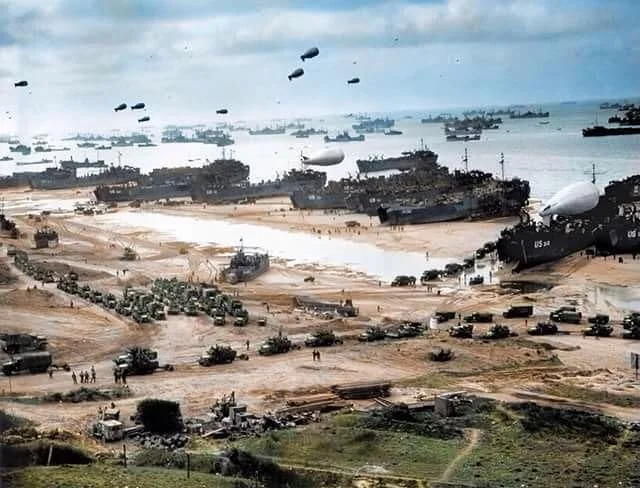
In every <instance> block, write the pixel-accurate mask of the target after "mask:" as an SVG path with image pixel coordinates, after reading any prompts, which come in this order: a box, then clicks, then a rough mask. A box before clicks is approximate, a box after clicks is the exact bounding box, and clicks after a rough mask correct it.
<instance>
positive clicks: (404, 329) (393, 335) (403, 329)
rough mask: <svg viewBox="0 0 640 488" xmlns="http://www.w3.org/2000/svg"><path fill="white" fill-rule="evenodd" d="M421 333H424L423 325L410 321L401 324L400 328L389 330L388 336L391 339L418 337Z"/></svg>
mask: <svg viewBox="0 0 640 488" xmlns="http://www.w3.org/2000/svg"><path fill="white" fill-rule="evenodd" d="M420 334H422V326H421V325H420V324H419V323H409V322H406V323H404V324H400V326H399V327H398V328H396V329H393V330H388V331H387V337H388V338H390V339H402V338H405V337H417V336H419V335H420Z"/></svg>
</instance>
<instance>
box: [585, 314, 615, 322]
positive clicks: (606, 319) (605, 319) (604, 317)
mask: <svg viewBox="0 0 640 488" xmlns="http://www.w3.org/2000/svg"><path fill="white" fill-rule="evenodd" d="M609 320H610V317H609V316H608V315H607V314H604V313H597V314H595V315H594V316H593V317H589V318H588V319H587V322H589V323H590V324H601V325H607V324H608V323H609Z"/></svg>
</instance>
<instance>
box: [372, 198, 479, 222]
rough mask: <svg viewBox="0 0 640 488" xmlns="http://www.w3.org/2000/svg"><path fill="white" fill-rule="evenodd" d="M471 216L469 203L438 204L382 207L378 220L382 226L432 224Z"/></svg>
mask: <svg viewBox="0 0 640 488" xmlns="http://www.w3.org/2000/svg"><path fill="white" fill-rule="evenodd" d="M470 216H471V206H470V205H469V204H468V203H463V202H460V203H453V204H436V205H430V206H427V207H396V208H394V207H389V208H385V207H380V208H379V209H378V218H379V219H380V224H382V225H409V224H430V223H435V222H449V221H453V220H462V219H466V218H468V217H470Z"/></svg>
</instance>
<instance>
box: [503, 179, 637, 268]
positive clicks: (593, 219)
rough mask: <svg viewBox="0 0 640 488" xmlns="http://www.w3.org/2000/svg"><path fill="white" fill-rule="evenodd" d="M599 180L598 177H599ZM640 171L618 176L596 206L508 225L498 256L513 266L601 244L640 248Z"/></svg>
mask: <svg viewBox="0 0 640 488" xmlns="http://www.w3.org/2000/svg"><path fill="white" fill-rule="evenodd" d="M594 180H595V178H594ZM637 209H640V175H634V176H630V177H628V178H626V179H624V180H622V181H612V182H610V183H609V185H607V187H605V190H604V195H602V196H600V197H599V199H598V203H597V205H596V206H595V207H593V208H592V209H590V210H587V211H585V212H582V213H579V214H577V215H573V216H556V217H554V218H552V219H550V221H549V222H548V223H543V222H536V223H534V222H531V220H530V218H529V216H528V215H527V214H526V213H523V214H522V218H521V222H520V223H519V224H518V225H516V226H514V227H511V228H507V229H504V230H503V231H502V233H501V236H500V238H499V239H498V242H497V250H498V257H499V258H500V260H501V261H503V262H505V263H515V264H516V266H515V267H514V269H513V271H515V272H518V271H520V270H523V269H526V268H530V267H533V266H536V265H538V264H543V263H548V262H553V261H557V260H559V259H561V258H563V257H566V256H568V255H570V254H573V253H575V252H578V251H582V250H584V249H587V248H589V247H593V246H595V247H596V249H597V250H598V251H600V252H602V251H606V252H608V253H611V254H615V253H635V252H640V248H639V247H638V244H640V237H638V235H639V231H640V214H639V212H638V210H637Z"/></svg>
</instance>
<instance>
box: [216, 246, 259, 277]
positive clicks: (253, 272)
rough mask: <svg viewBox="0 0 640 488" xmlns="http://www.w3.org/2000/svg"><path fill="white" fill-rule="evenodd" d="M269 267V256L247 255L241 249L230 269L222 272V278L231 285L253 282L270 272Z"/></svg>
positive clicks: (234, 257) (232, 259)
mask: <svg viewBox="0 0 640 488" xmlns="http://www.w3.org/2000/svg"><path fill="white" fill-rule="evenodd" d="M269 266H270V264H269V255H268V254H260V253H255V254H246V253H245V252H244V249H243V248H242V247H240V249H239V250H238V252H236V254H235V255H234V256H233V257H232V258H231V262H230V263H229V267H228V268H225V269H223V270H222V278H223V280H224V281H226V282H227V283H229V284H231V285H235V284H236V283H242V282H246V281H251V280H253V279H255V278H257V277H258V276H260V275H263V274H264V273H266V272H267V271H269Z"/></svg>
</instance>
